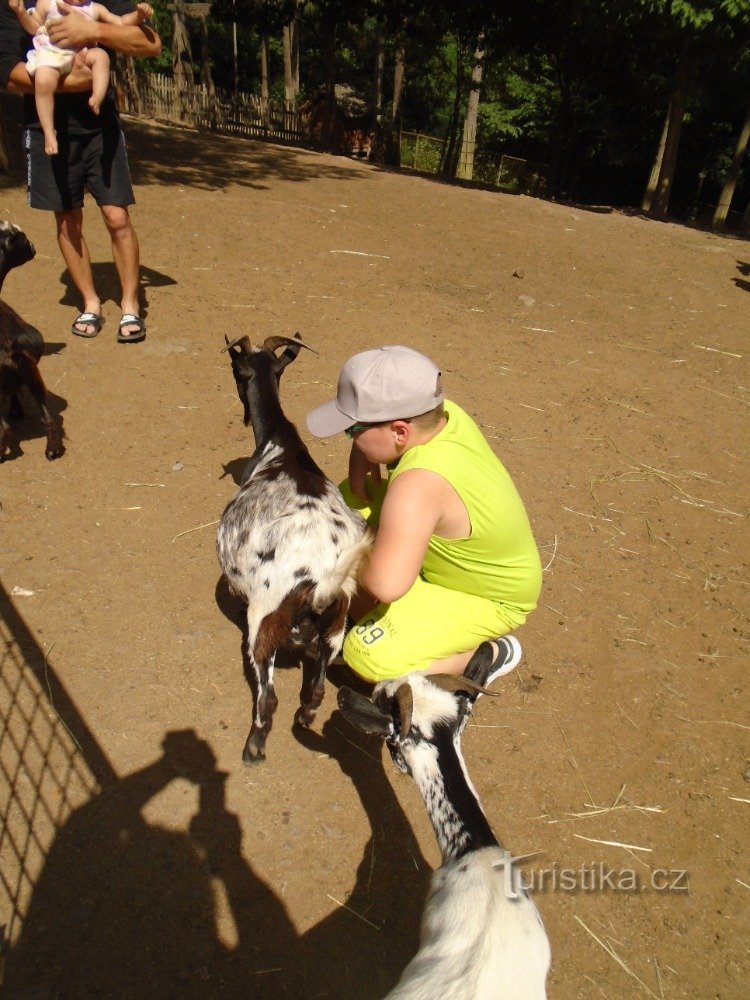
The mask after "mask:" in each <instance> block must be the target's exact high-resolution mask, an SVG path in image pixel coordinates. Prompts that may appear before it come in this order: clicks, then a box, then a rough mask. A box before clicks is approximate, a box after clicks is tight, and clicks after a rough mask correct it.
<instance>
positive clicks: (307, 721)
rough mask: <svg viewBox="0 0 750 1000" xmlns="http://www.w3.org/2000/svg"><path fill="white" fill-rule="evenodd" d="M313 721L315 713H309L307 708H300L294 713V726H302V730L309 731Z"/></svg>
mask: <svg viewBox="0 0 750 1000" xmlns="http://www.w3.org/2000/svg"><path fill="white" fill-rule="evenodd" d="M314 721H315V712H312V711H310V709H309V708H305V707H304V706H302V707H300V708H298V709H297V711H296V712H295V713H294V724H295V726H302V727H303V728H304V729H309V728H310V726H311V725H312V724H313V722H314Z"/></svg>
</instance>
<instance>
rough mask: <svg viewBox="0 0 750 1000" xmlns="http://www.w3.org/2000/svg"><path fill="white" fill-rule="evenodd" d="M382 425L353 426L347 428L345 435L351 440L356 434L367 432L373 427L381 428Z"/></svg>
mask: <svg viewBox="0 0 750 1000" xmlns="http://www.w3.org/2000/svg"><path fill="white" fill-rule="evenodd" d="M380 426H381V424H352V426H351V427H347V428H346V430H345V431H344V434H346V436H347V437H348V438H349V440H351V439H352V438H353V437H354V436H355V434H361V433H362V431H367V430H369V429H370V428H371V427H380Z"/></svg>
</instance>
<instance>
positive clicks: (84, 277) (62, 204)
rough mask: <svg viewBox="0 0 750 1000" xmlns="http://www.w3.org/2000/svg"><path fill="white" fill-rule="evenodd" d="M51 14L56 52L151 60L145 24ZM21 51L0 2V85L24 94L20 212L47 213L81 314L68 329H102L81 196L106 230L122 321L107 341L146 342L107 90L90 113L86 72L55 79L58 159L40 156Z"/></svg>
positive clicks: (68, 11)
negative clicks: (23, 206) (89, 50)
mask: <svg viewBox="0 0 750 1000" xmlns="http://www.w3.org/2000/svg"><path fill="white" fill-rule="evenodd" d="M28 2H29V0H27V3H28ZM101 2H102V3H103V5H104V6H105V7H106V8H107V9H108V10H109V11H111V12H112V13H113V14H126V13H129V12H131V11H133V10H134V9H135V8H134V6H133V4H132V3H130V2H129V0H101ZM58 8H59V10H60V13H61V14H62V15H63V16H62V18H61V19H60V20H59V21H56V22H54V23H51V24H50V25H49V27H48V32H49V38H50V41H51V42H52V43H53V44H54V45H57V46H59V47H60V48H70V49H80V48H82V47H84V46H92V45H102V46H103V47H105V48H107V49H110V50H114V51H116V52H122V53H123V54H124V55H128V56H136V57H140V58H144V57H152V56H158V55H159V53H160V52H161V39H160V38H159V36H158V35H157V34H156V32H155V31H154V29H153V28H152V27H151V26H150V25H149V24H148V23H146V24H142V25H128V26H121V25H111V24H105V23H103V22H101V21H93V20H91V18H89V17H86V15H85V14H83V13H81V12H80V11H78V10H77V9H76V8H75V7H69V6H68V5H67V4H66V3H64V2H63V0H59V2H58ZM29 45H30V39H29V36H28V35H27V34H26V33H25V32H24V31H23V29H22V28H21V27H20V25H19V23H18V20H17V18H16V16H15V15H14V14H13V12H12V11H11V10H9V8H8V6H7V4H0V84H2V85H3V86H4V87H6V89H7V90H8V91H10V92H11V93H17V94H24V131H23V143H24V151H25V154H26V166H27V174H26V176H27V183H28V199H29V204H30V205H31V207H32V208H39V209H43V210H46V211H51V212H54V214H55V221H56V224H57V242H58V244H59V246H60V251H61V253H62V255H63V258H64V260H65V264H66V265H67V268H68V273H69V274H70V277H71V279H72V281H73V283H74V284H75V286H76V288H77V289H78V291H79V292H80V293H81V299H82V301H83V311H82V312H81V314H80V315H79V316H78V318H77V319H76V320H75V322H74V323H73V325H72V327H71V331H72V333H74V334H76V335H77V336H79V337H95V336H96V335H97V334H98V333H99V331H100V329H101V327H102V314H101V302H100V300H99V296H98V295H97V292H96V288H95V287H94V278H93V275H92V272H91V258H90V257H89V250H88V247H87V245H86V241H85V239H84V236H83V195H84V190H88V191H89V193H90V194H91V195H92V196H93V198H94V199H95V201H96V203H97V205H98V206H99V209H100V210H101V213H102V218H103V219H104V224H105V225H106V227H107V230H108V231H109V235H110V239H111V240H112V257H113V259H114V262H115V267H116V268H117V273H118V275H119V278H120V286H121V294H122V298H121V308H122V318H121V319H120V323H119V327H118V332H117V339H118V341H120V342H121V343H136V342H137V341H140V340H143V339H144V337H145V336H146V327H145V325H144V322H143V320H142V318H141V316H140V314H139V303H138V280H139V269H140V259H139V250H138V237H137V236H136V232H135V229H134V228H133V224H132V222H131V220H130V213H129V212H128V206H129V205H132V204H133V203H134V201H135V198H134V197H133V188H132V184H131V181H130V170H129V167H128V159H127V153H126V151H125V139H124V136H123V134H122V129H121V128H120V120H119V117H118V114H117V109H116V107H115V103H114V97H113V94H112V92H111V90H110V93H109V94H108V95H107V97H106V98H105V100H104V102H103V103H102V106H101V110H100V113H99V114H98V115H97V114H95V113H94V112H93V111H92V109H91V108H90V107H89V103H88V98H89V94H90V91H91V73H90V71H89V70H87V69H86V68H85V67H82V66H79V65H75V66H74V67H73V69H72V70H71V72H70V73H69V74H68V75H67V76H65V77H63V78H62V79H61V81H60V85H59V87H58V92H57V96H56V98H55V130H56V132H57V139H58V147H59V152H58V154H57V155H56V156H47V154H46V153H45V151H44V137H43V135H42V131H41V127H40V125H39V119H38V117H37V114H36V108H35V105H34V100H33V97H32V96H31V95H32V94H33V89H34V88H33V84H32V81H31V79H30V77H29V75H28V73H27V71H26V65H25V63H26V51H27V49H28V48H29Z"/></svg>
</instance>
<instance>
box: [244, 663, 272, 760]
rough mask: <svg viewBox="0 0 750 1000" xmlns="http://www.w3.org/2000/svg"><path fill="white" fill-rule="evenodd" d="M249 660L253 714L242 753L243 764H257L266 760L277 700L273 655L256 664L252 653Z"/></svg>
mask: <svg viewBox="0 0 750 1000" xmlns="http://www.w3.org/2000/svg"><path fill="white" fill-rule="evenodd" d="M248 652H249V659H250V664H251V666H252V669H253V671H254V673H255V679H256V692H255V713H254V716H253V723H252V726H251V728H250V733H249V735H248V737H247V741H246V742H245V749H244V750H243V751H242V762H243V763H244V764H259V763H261V762H262V761H264V760H265V759H266V740H267V739H268V734H269V733H270V732H271V726H272V725H273V714H274V712H275V711H276V706H277V705H278V703H279V699H278V698H277V697H276V691H275V690H274V687H273V664H274V657H275V654H274V653H271V655H270V656H269V657H268V659H267V660H265V661H264V662H260V663H258V662H257V661H256V660H255V658H254V656H253V654H252V652H251V651H248Z"/></svg>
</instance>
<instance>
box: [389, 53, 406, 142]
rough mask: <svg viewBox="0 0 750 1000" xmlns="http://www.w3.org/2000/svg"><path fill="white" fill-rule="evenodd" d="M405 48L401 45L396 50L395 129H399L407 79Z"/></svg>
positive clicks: (394, 78) (393, 115) (394, 87)
mask: <svg viewBox="0 0 750 1000" xmlns="http://www.w3.org/2000/svg"><path fill="white" fill-rule="evenodd" d="M405 55H406V53H405V46H403V45H399V47H398V48H397V49H396V65H395V67H394V70H393V112H392V115H391V117H392V119H393V128H394V129H396V128H398V124H399V116H400V114H401V99H402V97H403V96H404V80H405V79H406V65H405V62H404V57H405Z"/></svg>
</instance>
